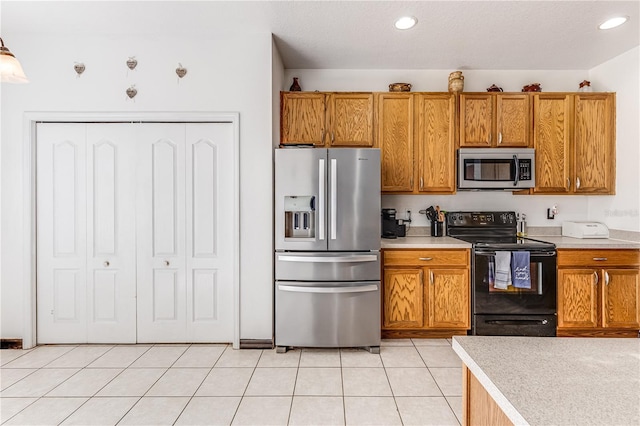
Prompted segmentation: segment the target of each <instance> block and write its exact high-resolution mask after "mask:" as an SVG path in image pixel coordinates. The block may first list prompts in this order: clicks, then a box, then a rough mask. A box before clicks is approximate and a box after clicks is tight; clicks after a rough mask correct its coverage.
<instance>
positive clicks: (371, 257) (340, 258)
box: [278, 254, 378, 263]
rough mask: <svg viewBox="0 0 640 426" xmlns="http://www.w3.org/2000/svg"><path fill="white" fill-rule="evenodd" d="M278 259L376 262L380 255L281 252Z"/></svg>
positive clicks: (312, 261)
mask: <svg viewBox="0 0 640 426" xmlns="http://www.w3.org/2000/svg"><path fill="white" fill-rule="evenodd" d="M278 260H279V261H282V262H309V263H354V262H376V261H377V260H378V256H377V255H375V254H356V255H353V256H290V255H286V254H279V255H278Z"/></svg>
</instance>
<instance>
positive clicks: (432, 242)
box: [380, 235, 640, 249]
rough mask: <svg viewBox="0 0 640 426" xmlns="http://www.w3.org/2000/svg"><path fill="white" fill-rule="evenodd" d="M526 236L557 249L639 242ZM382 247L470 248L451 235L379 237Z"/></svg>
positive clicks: (617, 246) (634, 246)
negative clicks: (551, 244) (554, 246)
mask: <svg viewBox="0 0 640 426" xmlns="http://www.w3.org/2000/svg"><path fill="white" fill-rule="evenodd" d="M528 238H532V239H534V240H539V241H547V242H549V243H553V244H555V245H556V247H557V248H559V249H569V248H572V249H640V243H636V242H633V241H625V240H615V239H612V238H583V239H581V238H571V237H560V236H548V235H544V236H535V235H529V236H528ZM380 246H381V248H383V249H399V248H407V249H409V248H413V249H421V248H423V249H431V248H471V244H470V243H467V242H466V241H462V240H459V239H457V238H452V237H430V236H409V237H402V238H395V239H387V238H381V239H380Z"/></svg>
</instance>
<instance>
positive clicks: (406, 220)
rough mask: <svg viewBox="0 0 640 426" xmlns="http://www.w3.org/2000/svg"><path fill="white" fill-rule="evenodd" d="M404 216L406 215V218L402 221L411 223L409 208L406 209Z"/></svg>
mask: <svg viewBox="0 0 640 426" xmlns="http://www.w3.org/2000/svg"><path fill="white" fill-rule="evenodd" d="M405 217H406V219H405V220H404V221H405V222H409V223H411V210H407V213H406V214H405Z"/></svg>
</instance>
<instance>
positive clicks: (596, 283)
mask: <svg viewBox="0 0 640 426" xmlns="http://www.w3.org/2000/svg"><path fill="white" fill-rule="evenodd" d="M593 275H594V276H595V277H596V282H594V283H593V284H594V285H598V273H597V272H594V273H593Z"/></svg>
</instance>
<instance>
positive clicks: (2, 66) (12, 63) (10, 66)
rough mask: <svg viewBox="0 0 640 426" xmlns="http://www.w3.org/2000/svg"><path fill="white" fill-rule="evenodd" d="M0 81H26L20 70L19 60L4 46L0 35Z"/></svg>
mask: <svg viewBox="0 0 640 426" xmlns="http://www.w3.org/2000/svg"><path fill="white" fill-rule="evenodd" d="M0 81H2V82H3V83H28V82H29V80H28V79H27V76H26V75H24V71H22V66H20V62H18V60H17V59H16V57H15V56H14V54H13V53H11V52H10V51H9V49H7V48H6V47H4V41H2V37H0Z"/></svg>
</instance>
